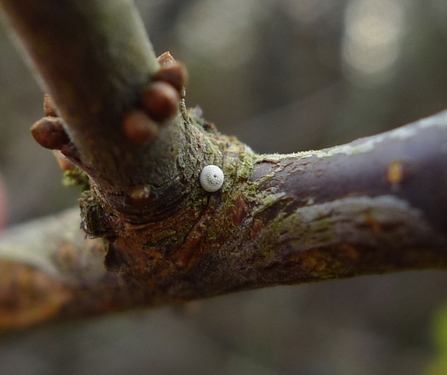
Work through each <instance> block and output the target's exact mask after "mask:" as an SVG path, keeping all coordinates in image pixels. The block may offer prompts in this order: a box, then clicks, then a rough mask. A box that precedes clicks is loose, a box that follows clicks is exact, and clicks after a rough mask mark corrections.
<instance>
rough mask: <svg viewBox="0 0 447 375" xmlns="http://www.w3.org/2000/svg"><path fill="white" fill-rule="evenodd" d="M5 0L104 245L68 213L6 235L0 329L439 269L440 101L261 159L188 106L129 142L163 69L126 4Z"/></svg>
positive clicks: (445, 247)
mask: <svg viewBox="0 0 447 375" xmlns="http://www.w3.org/2000/svg"><path fill="white" fill-rule="evenodd" d="M0 4H1V6H2V9H3V11H4V12H5V14H6V15H7V18H8V20H9V23H10V26H11V27H12V28H13V29H14V30H15V32H16V33H17V34H18V36H19V38H20V40H21V41H22V43H23V45H24V47H25V49H26V51H27V53H28V54H29V56H30V57H31V59H32V60H33V63H34V65H35V67H36V69H37V71H38V72H39V74H40V76H41V77H42V79H43V80H44V82H45V88H46V89H47V90H48V91H49V92H50V94H51V95H52V97H53V98H54V101H55V103H56V105H57V109H58V111H59V114H60V115H61V117H62V118H63V120H64V126H65V129H66V131H67V133H68V135H69V138H70V142H71V143H70V147H69V148H68V149H67V150H66V155H67V157H69V158H70V159H71V160H72V161H73V162H74V163H76V164H77V165H78V166H79V167H80V168H82V169H83V170H84V171H85V173H86V174H87V175H88V177H89V180H90V187H91V188H90V189H89V190H88V191H85V192H84V193H83V195H82V197H81V199H80V207H81V215H82V219H81V221H82V227H83V229H84V231H85V232H86V233H87V234H88V236H89V237H91V238H103V239H104V244H105V245H104V249H105V250H103V247H102V246H103V245H102V240H101V241H100V240H93V239H90V240H86V241H83V240H81V237H82V236H81V234H80V231H79V230H78V229H76V228H77V227H76V224H75V223H74V222H75V221H76V220H75V215H74V214H72V213H69V214H67V215H66V216H64V218H65V219H64V220H60V219H57V220H56V221H54V220H53V219H49V220H50V222H52V224H51V225H49V224H48V223H47V224H48V225H40V224H37V223H36V224H32V225H31V226H30V227H27V226H25V227H23V228H21V229H18V230H19V232H18V233H20V236H23V237H22V238H23V241H18V239H17V236H16V235H14V234H10V235H8V234H7V235H6V237H4V239H3V240H2V241H0V259H4V260H2V262H3V263H0V267H2V268H3V269H6V268H7V267H8V269H11V270H12V271H10V272H9V273H8V275H9V276H8V277H5V281H4V282H3V283H2V284H0V306H1V307H2V310H1V311H0V314H1V315H0V316H3V317H5V318H3V320H4V321H6V322H9V323H7V324H5V325H6V326H9V327H11V326H19V325H28V324H31V323H33V322H37V321H43V320H46V319H50V318H54V317H64V316H77V315H80V316H85V315H89V314H93V313H95V314H97V313H104V312H108V311H115V310H122V309H125V308H131V307H134V306H141V305H147V306H155V305H160V304H166V303H173V302H181V301H187V300H193V299H198V298H206V297H210V296H214V295H219V294H224V293H229V292H233V291H238V290H247V289H253V288H260V287H266V286H271V285H278V284H297V283H302V282H310V281H318V280H326V279H333V278H345V277H352V276H358V275H365V274H372V273H383V272H395V271H400V270H408V269H423V268H438V269H441V268H445V267H446V266H447V215H446V214H445V212H447V193H446V192H447V112H442V113H440V114H438V115H435V116H432V117H430V118H428V119H425V120H421V121H419V122H416V123H414V124H411V125H407V126H405V127H402V128H399V129H397V130H394V131H392V132H388V133H384V134H380V135H377V136H374V137H369V138H364V139H360V140H358V141H355V142H352V143H349V144H347V145H343V146H337V147H333V148H329V149H325V150H320V151H309V152H301V153H297V154H290V155H258V154H256V153H254V152H253V151H252V150H251V149H250V148H249V147H247V146H246V145H244V144H242V143H240V142H239V141H238V140H237V139H235V138H234V137H227V136H224V135H221V134H220V133H219V132H217V130H216V129H215V127H214V125H213V124H211V123H209V122H207V121H206V120H205V119H203V118H201V117H200V115H199V114H198V113H196V111H194V110H189V111H188V112H187V114H186V113H183V116H182V115H181V114H180V113H179V114H178V115H177V116H176V117H175V118H174V119H173V120H172V121H170V122H169V123H167V124H165V125H164V127H163V129H162V131H161V132H160V135H159V136H158V138H157V139H156V140H154V141H152V142H147V143H145V144H142V145H135V144H134V143H133V142H132V141H131V140H129V139H127V138H126V136H125V135H124V133H123V130H122V129H123V119H124V118H125V116H126V114H127V113H129V111H131V110H133V109H135V108H139V106H140V105H141V95H142V92H143V90H144V88H145V87H146V86H147V85H148V84H149V83H150V82H151V78H152V77H153V76H154V74H155V73H156V72H157V70H158V69H159V65H158V63H157V61H156V59H155V55H154V54H153V52H152V48H151V46H150V44H149V42H148V39H147V37H146V36H145V34H144V31H143V29H142V26H141V25H142V23H141V20H139V18H138V16H137V14H136V11H135V9H134V8H133V6H132V3H131V2H129V1H125V0H113V1H110V2H103V1H99V0H98V1H93V0H92V1H89V2H84V1H82V0H65V1H63V2H61V1H56V0H41V1H35V0H21V1H17V0H15V1H13V0H0ZM209 164H215V165H218V166H219V167H221V168H222V170H223V172H224V175H225V182H224V184H223V187H222V189H221V190H219V191H217V192H215V193H209V192H206V191H205V190H204V189H202V187H201V186H200V183H199V174H200V172H201V170H202V168H203V167H204V166H206V165H209ZM143 188H144V189H145V190H144V191H146V192H150V194H149V196H145V197H144V198H142V199H135V194H134V193H135V191H140V190H139V189H143ZM52 220H53V221H52ZM53 225H54V226H55V227H57V226H58V225H61V226H62V228H64V230H63V231H60V230H52V229H50V228H52V226H53ZM71 225H73V226H72V227H71ZM39 236H40V237H39ZM34 237H39V238H42V241H41V245H40V246H38V247H37V249H36V246H34V249H33V250H32V251H31V250H30V249H31V246H30V247H28V246H29V245H31V243H32V242H33V240H32V238H34ZM25 240H26V241H25ZM16 241H18V242H16ZM18 244H20V245H18ZM104 254H105V255H104ZM103 259H104V262H105V265H106V267H107V269H108V270H109V272H107V271H105V270H104V269H103V268H102V267H101V264H102V262H103ZM23 280H25V281H23ZM42 285H44V287H41V286H42ZM30 290H32V293H31V297H30ZM17 293H18V297H16V299H15V297H14V295H17ZM27 293H28V294H27ZM22 296H23V298H22ZM53 297H54V298H53ZM32 306H40V307H42V309H40V310H39V313H36V314H34V315H33V314H31V313H29V310H30V308H31V307H32ZM42 311H43V312H42ZM30 316H31V317H30ZM17 317H18V318H17ZM15 318H17V321H15V320H14V319H15ZM17 322H18V323H17Z"/></svg>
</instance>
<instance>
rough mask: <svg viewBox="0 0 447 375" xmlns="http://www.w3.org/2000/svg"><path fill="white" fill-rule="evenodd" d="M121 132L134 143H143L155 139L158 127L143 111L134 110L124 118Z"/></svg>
mask: <svg viewBox="0 0 447 375" xmlns="http://www.w3.org/2000/svg"><path fill="white" fill-rule="evenodd" d="M123 131H124V134H125V135H126V137H127V138H129V139H130V140H131V141H133V142H135V143H138V144H140V143H143V142H146V141H150V140H152V139H154V138H156V137H157V135H158V126H157V124H156V123H154V122H153V121H152V120H151V119H150V118H149V117H148V116H147V114H146V113H145V112H144V111H141V110H139V109H135V110H133V111H131V112H129V113H128V114H127V115H126V117H125V118H124V122H123Z"/></svg>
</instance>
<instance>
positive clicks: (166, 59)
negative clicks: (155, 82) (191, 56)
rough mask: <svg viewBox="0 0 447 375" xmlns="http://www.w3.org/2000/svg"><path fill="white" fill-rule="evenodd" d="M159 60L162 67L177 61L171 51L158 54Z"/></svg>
mask: <svg viewBox="0 0 447 375" xmlns="http://www.w3.org/2000/svg"><path fill="white" fill-rule="evenodd" d="M157 61H158V62H159V63H160V65H161V66H162V67H167V66H170V65H174V64H176V63H177V62H176V61H175V59H174V57H173V56H172V55H171V53H170V52H169V51H167V52H163V53H162V54H161V55H160V56H158V57H157Z"/></svg>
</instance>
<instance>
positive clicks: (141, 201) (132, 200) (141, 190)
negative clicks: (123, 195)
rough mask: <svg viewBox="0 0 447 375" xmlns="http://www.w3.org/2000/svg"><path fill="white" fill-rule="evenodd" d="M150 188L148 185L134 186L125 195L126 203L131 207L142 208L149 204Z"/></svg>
mask: <svg viewBox="0 0 447 375" xmlns="http://www.w3.org/2000/svg"><path fill="white" fill-rule="evenodd" d="M150 198H151V188H150V186H149V185H141V186H134V187H133V188H131V189H130V191H129V193H128V194H127V199H126V203H127V204H130V205H131V206H143V205H145V204H147V203H149V201H150Z"/></svg>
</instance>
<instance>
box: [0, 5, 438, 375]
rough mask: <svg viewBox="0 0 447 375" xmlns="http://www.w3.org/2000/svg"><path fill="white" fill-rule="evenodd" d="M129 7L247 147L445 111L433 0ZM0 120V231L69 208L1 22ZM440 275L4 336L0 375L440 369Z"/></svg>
mask: <svg viewBox="0 0 447 375" xmlns="http://www.w3.org/2000/svg"><path fill="white" fill-rule="evenodd" d="M136 3H137V5H138V7H139V9H140V11H141V13H142V16H143V18H144V21H145V24H146V27H147V29H148V31H149V34H150V36H151V40H152V42H153V44H154V47H155V50H156V51H157V53H158V54H160V53H162V52H164V51H166V50H169V51H171V53H172V54H173V55H174V56H175V57H176V58H177V59H179V60H182V61H184V62H185V63H186V64H187V66H188V68H189V72H190V82H189V84H188V87H187V104H188V106H195V105H200V107H201V108H202V109H203V111H204V116H205V117H206V118H207V119H208V120H211V121H214V122H215V123H216V125H217V126H218V128H219V130H221V131H222V132H224V133H227V134H235V135H237V136H238V137H239V138H241V139H242V140H243V141H245V142H247V143H248V144H249V145H250V146H251V147H252V148H253V149H254V150H256V151H258V152H281V153H285V152H294V151H300V150H306V149H312V148H321V147H327V146H331V145H335V144H340V143H344V142H348V141H350V140H353V139H355V138H358V137H362V136H367V135H372V134H376V133H379V132H382V131H386V130H388V129H390V128H394V127H397V126H400V125H403V124H405V123H408V122H411V121H414V120H417V119H419V118H421V117H424V116H428V115H430V114H433V113H436V112H438V111H440V110H443V109H444V108H446V107H447V1H445V0H258V1H256V0H243V1H241V0H214V1H213V0H164V1H161V0H145V1H143V0H138V1H136ZM0 114H1V116H0V173H1V175H2V176H3V180H4V183H5V185H6V190H7V194H8V202H9V216H8V218H9V219H8V220H9V225H14V224H16V223H19V222H22V221H25V220H29V219H32V218H35V217H39V216H42V215H47V214H51V213H54V212H57V211H60V210H62V209H64V208H66V207H71V206H74V205H75V204H76V199H77V196H78V194H79V192H78V191H77V190H76V189H74V188H73V189H67V188H64V187H63V186H62V184H61V182H60V180H61V172H60V171H59V170H58V167H57V165H56V163H55V161H54V160H53V157H52V155H51V152H49V151H48V150H44V149H42V148H40V147H39V146H38V145H37V144H36V143H34V141H33V140H32V138H31V136H30V134H29V127H30V125H31V124H32V123H33V122H34V121H36V120H37V119H39V118H40V117H42V92H41V91H40V88H39V86H38V85H37V83H36V80H35V79H34V78H33V77H32V74H31V73H30V71H29V69H28V68H27V66H26V64H25V63H24V60H23V57H22V56H20V54H19V53H18V52H17V51H16V49H15V48H14V47H13V44H12V43H11V41H10V39H9V38H8V36H7V35H6V32H5V30H4V29H1V30H0ZM0 277H1V275H0ZM446 285H447V273H446V272H434V271H433V272H429V271H424V272H408V273H401V274H396V275H386V276H370V277H362V278H358V279H353V280H345V281H331V282H325V283H319V284H309V285H301V286H290V287H276V288H270V289H264V290H259V291H253V292H245V293H239V294H234V295H230V296H224V297H219V298H214V299H211V300H207V301H202V302H194V303H191V304H188V305H185V306H184V307H181V308H180V307H177V308H165V309H160V310H156V311H147V310H144V311H133V312H128V313H122V314H117V315H113V316H108V317H102V318H97V319H87V320H85V321H74V322H68V323H63V324H56V325H54V324H53V325H45V326H41V327H38V328H35V329H32V330H30V331H26V332H21V333H10V334H7V335H4V336H2V337H0V374H5V375H7V374H17V375H20V374H45V375H48V374H65V375H71V374H73V375H74V374H76V375H77V374H95V375H102V374H104V375H105V374H107V375H113V374H137V375H138V374H155V375H158V374H160V375H170V374H173V375H174V374H185V375H193V374H194V375H200V374H217V375H227V374H228V375H233V374H234V375H252V374H253V375H274V374H275V375H276V374H278V375H279V374H284V375H292V374H294V375H295V374H296V375H383V374H394V375H401V374H402V375H413V374H414V375H416V374H417V375H445V374H447V367H445V368H443V366H444V365H445V363H447V360H445V358H447V356H446V357H443V356H442V351H440V350H441V349H442V348H443V347H445V346H447V344H446V342H445V340H444V339H443V337H444V336H443V335H442V334H441V333H442V332H443V329H444V330H445V331H447V328H446V327H447V323H446V322H447V320H446V317H447V309H446V308H445V307H444V306H446V303H447V288H446ZM446 336H447V332H446ZM443 345H444V346H443ZM443 358H444V359H443ZM443 361H445V362H443Z"/></svg>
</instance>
